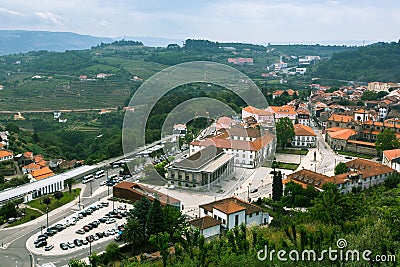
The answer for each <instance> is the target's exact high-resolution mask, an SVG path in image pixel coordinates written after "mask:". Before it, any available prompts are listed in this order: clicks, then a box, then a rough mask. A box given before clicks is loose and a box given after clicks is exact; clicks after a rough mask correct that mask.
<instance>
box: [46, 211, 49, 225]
mask: <svg viewBox="0 0 400 267" xmlns="http://www.w3.org/2000/svg"><path fill="white" fill-rule="evenodd" d="M46 217H47V228H49V206H47V208H46Z"/></svg>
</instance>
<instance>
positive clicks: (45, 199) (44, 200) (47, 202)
mask: <svg viewBox="0 0 400 267" xmlns="http://www.w3.org/2000/svg"><path fill="white" fill-rule="evenodd" d="M43 203H44V204H46V205H47V206H48V205H50V203H51V199H50V198H49V197H45V198H43Z"/></svg>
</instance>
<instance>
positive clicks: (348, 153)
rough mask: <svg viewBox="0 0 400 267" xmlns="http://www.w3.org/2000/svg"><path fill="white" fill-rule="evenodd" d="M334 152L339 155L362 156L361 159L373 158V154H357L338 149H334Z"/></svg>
mask: <svg viewBox="0 0 400 267" xmlns="http://www.w3.org/2000/svg"><path fill="white" fill-rule="evenodd" d="M335 152H337V153H339V154H340V155H345V156H350V157H356V158H363V159H373V158H374V156H371V155H364V154H358V153H354V152H347V151H339V150H336V151H335Z"/></svg>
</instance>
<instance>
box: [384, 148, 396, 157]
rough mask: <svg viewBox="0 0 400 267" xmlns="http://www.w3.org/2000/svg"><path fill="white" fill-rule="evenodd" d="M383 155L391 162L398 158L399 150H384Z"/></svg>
mask: <svg viewBox="0 0 400 267" xmlns="http://www.w3.org/2000/svg"><path fill="white" fill-rule="evenodd" d="M383 154H384V155H385V157H386V158H388V159H389V160H393V159H396V158H399V157H400V148H398V149H391V150H384V151H383Z"/></svg>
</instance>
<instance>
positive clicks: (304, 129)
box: [292, 124, 317, 147]
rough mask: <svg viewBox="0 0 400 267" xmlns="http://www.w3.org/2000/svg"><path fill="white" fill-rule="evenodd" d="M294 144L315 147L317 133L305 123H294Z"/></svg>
mask: <svg viewBox="0 0 400 267" xmlns="http://www.w3.org/2000/svg"><path fill="white" fill-rule="evenodd" d="M294 133H295V136H294V137H293V141H292V146H294V147H315V144H316V140H317V135H316V133H315V132H314V131H313V129H311V127H310V126H307V125H303V124H295V125H294Z"/></svg>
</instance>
